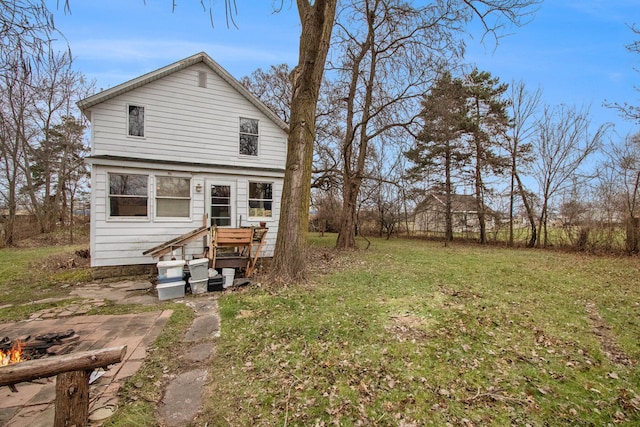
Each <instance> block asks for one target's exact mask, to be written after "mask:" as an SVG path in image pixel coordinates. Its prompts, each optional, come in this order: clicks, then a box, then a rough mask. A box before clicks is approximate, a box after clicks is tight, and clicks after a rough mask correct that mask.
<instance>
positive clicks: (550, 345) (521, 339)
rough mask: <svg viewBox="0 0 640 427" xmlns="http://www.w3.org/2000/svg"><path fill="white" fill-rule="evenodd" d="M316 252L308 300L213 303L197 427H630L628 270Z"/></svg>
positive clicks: (568, 261)
mask: <svg viewBox="0 0 640 427" xmlns="http://www.w3.org/2000/svg"><path fill="white" fill-rule="evenodd" d="M312 240H313V242H312V244H313V245H314V246H316V247H322V246H326V247H331V246H332V245H333V243H334V241H335V236H328V237H324V238H313V239H312ZM319 252H320V254H319V255H318V256H317V258H316V259H315V260H314V262H313V264H314V265H315V266H316V270H319V271H321V272H323V273H322V274H314V276H313V278H312V280H311V282H310V283H309V284H306V285H291V286H288V287H283V288H272V287H269V286H267V285H263V286H261V287H252V288H248V289H245V290H243V291H240V292H228V293H225V294H224V295H223V296H222V297H221V299H220V301H219V304H220V310H221V317H222V336H221V338H220V339H219V340H218V343H217V352H216V356H215V361H214V363H213V364H212V366H211V367H210V374H211V378H212V382H211V384H210V386H209V388H208V390H207V392H208V398H207V399H206V408H205V413H204V414H203V415H202V417H201V420H202V423H201V424H202V425H204V423H205V422H206V423H208V425H215V426H224V425H230V426H248V425H256V426H274V425H280V426H314V425H315V426H325V425H326V426H328V425H342V426H355V425H367V426H368V425H379V426H413V425H416V426H417V425H437V426H441V425H447V423H449V424H450V425H455V426H457V425H463V426H485V425H497V426H502V425H523V426H524V425H531V426H543V425H584V426H590V425H593V426H601V425H628V426H631V425H639V424H640V371H639V369H638V361H640V344H639V341H640V316H639V315H640V259H638V258H637V257H636V258H626V257H624V258H622V257H621V258H614V257H595V256H583V255H579V254H569V253H555V252H550V251H537V250H508V249H500V248H495V247H480V246H473V245H467V246H458V245H456V244H453V245H450V246H449V247H447V248H445V247H443V245H442V244H441V243H434V242H425V241H419V240H413V241H412V240H391V241H385V240H378V239H374V240H373V244H372V245H371V247H370V249H369V250H367V251H359V252H349V253H345V254H336V253H334V252H332V251H328V250H322V249H319ZM198 425H200V424H198Z"/></svg>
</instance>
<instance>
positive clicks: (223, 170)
mask: <svg viewBox="0 0 640 427" xmlns="http://www.w3.org/2000/svg"><path fill="white" fill-rule="evenodd" d="M200 72H205V73H206V74H207V84H206V87H201V86H199V84H198V76H199V73H200ZM130 104H131V105H138V106H144V107H145V132H144V135H145V136H144V137H143V138H139V137H129V136H128V135H127V127H128V117H127V116H128V108H127V106H128V105H130ZM85 114H86V115H87V117H89V118H90V120H91V127H92V129H91V135H92V147H91V156H92V160H90V161H91V164H92V172H91V174H92V176H91V188H92V195H91V201H92V215H91V264H92V266H96V267H97V266H113V265H131V264H149V263H155V262H157V261H158V260H156V259H153V258H151V257H150V256H143V255H142V253H143V252H144V251H146V250H148V249H151V248H152V247H154V246H157V245H159V244H162V243H164V242H166V241H168V240H170V239H173V238H175V237H177V236H180V235H182V234H185V233H187V232H189V231H192V230H194V229H196V228H199V227H201V226H202V225H203V223H204V221H203V218H204V217H205V215H206V213H207V212H208V210H209V205H208V204H209V201H208V200H207V191H206V185H207V183H208V182H213V181H216V180H220V181H228V182H233V183H234V191H235V194H234V198H233V199H234V206H233V211H234V216H235V218H234V220H235V225H238V224H239V223H240V218H241V219H242V220H241V224H242V225H243V226H248V225H258V223H259V222H260V221H262V220H261V219H258V218H252V219H251V220H249V218H248V199H247V198H248V185H249V184H248V183H249V181H260V182H272V183H273V198H274V200H273V203H274V205H273V216H272V217H271V218H267V219H264V221H265V222H266V223H267V227H269V233H268V235H267V236H268V237H267V244H266V246H265V247H264V248H263V251H262V255H263V256H272V255H273V249H274V247H275V241H276V234H277V229H278V219H279V214H280V200H281V193H282V187H283V186H282V181H283V177H284V167H285V161H286V138H287V135H286V133H285V131H283V130H282V129H281V128H280V127H279V126H278V125H277V124H276V123H274V122H273V121H272V120H271V119H270V118H269V117H268V116H267V115H265V114H264V113H262V111H260V109H258V108H257V107H256V106H255V105H254V104H252V103H251V102H249V101H248V100H247V99H246V98H245V97H243V96H242V95H240V94H239V93H238V92H237V91H236V90H235V89H234V88H233V87H232V86H231V85H229V84H228V83H227V82H226V81H224V80H223V79H222V78H221V77H220V76H219V75H218V74H216V73H215V72H214V71H213V70H212V69H211V68H209V67H208V66H207V65H206V64H205V63H202V62H200V63H197V64H195V65H192V66H190V67H188V68H185V69H182V70H180V71H176V72H173V73H171V74H168V75H166V76H164V77H162V78H160V79H158V80H154V81H151V82H149V83H147V84H144V85H143V86H140V87H137V88H135V89H132V90H129V91H126V92H124V93H122V94H120V95H118V96H115V97H113V98H109V99H107V100H106V101H104V102H101V103H98V104H96V105H93V106H91V107H89V108H88V109H87V110H85ZM240 117H247V118H253V119H258V120H259V124H260V127H259V138H260V139H259V156H258V157H256V158H252V157H247V156H240V155H239V152H238V150H239V119H240ZM101 156H108V158H101ZM119 158H121V159H119ZM159 162H160V163H159ZM109 173H131V174H145V175H148V176H149V181H148V182H149V194H148V197H149V203H148V217H146V218H132V217H129V218H126V217H118V218H109V204H108V203H109V202H108V196H109V195H108V192H109V188H108V185H109V183H108V174H109ZM167 174H174V175H176V176H184V177H190V178H191V210H190V217H189V218H170V219H167V218H156V216H155V200H154V194H155V191H154V188H155V181H154V180H155V176H157V175H162V176H166V175H167ZM198 184H200V185H201V186H202V190H201V191H200V192H197V191H196V189H195V188H196V186H197V185H198ZM204 243H205V242H203V241H198V242H193V243H192V244H190V245H189V246H188V248H187V259H190V258H191V257H193V256H194V255H197V256H199V255H200V254H202V251H203V248H204ZM176 255H178V253H176Z"/></svg>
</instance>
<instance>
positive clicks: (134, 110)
mask: <svg viewBox="0 0 640 427" xmlns="http://www.w3.org/2000/svg"><path fill="white" fill-rule="evenodd" d="M129 136H144V107H140V106H138V105H129Z"/></svg>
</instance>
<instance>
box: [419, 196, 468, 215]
mask: <svg viewBox="0 0 640 427" xmlns="http://www.w3.org/2000/svg"><path fill="white" fill-rule="evenodd" d="M434 205H435V207H434ZM444 206H445V195H444V194H436V193H431V194H429V195H428V196H427V197H426V199H425V200H423V201H422V202H421V203H420V204H418V206H417V207H416V209H415V210H416V212H420V211H427V210H433V209H434V208H435V209H436V210H439V209H442V208H444ZM451 210H452V211H453V212H477V210H478V206H477V204H476V198H475V197H474V196H472V195H469V194H452V195H451Z"/></svg>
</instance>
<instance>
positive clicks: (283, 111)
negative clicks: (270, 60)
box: [240, 64, 292, 123]
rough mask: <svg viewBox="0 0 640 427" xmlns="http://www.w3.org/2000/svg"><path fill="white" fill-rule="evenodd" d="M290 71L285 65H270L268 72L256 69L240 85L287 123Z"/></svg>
mask: <svg viewBox="0 0 640 427" xmlns="http://www.w3.org/2000/svg"><path fill="white" fill-rule="evenodd" d="M290 75H291V70H290V69H289V66H288V65H287V64H280V65H272V66H271V67H269V70H268V71H263V70H262V69H261V68H258V69H257V70H256V71H254V72H253V73H251V75H250V76H247V77H243V78H242V79H240V83H241V84H242V85H243V86H244V87H245V88H247V90H249V92H251V93H252V94H254V95H255V96H257V97H258V99H259V100H260V101H262V103H263V104H264V105H266V106H267V107H268V108H269V109H270V110H271V111H273V113H274V114H276V115H277V116H278V117H279V118H280V119H281V120H282V121H284V122H285V123H289V119H290V115H291V113H290V111H291V108H290V105H291V89H292V87H291V79H290Z"/></svg>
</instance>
